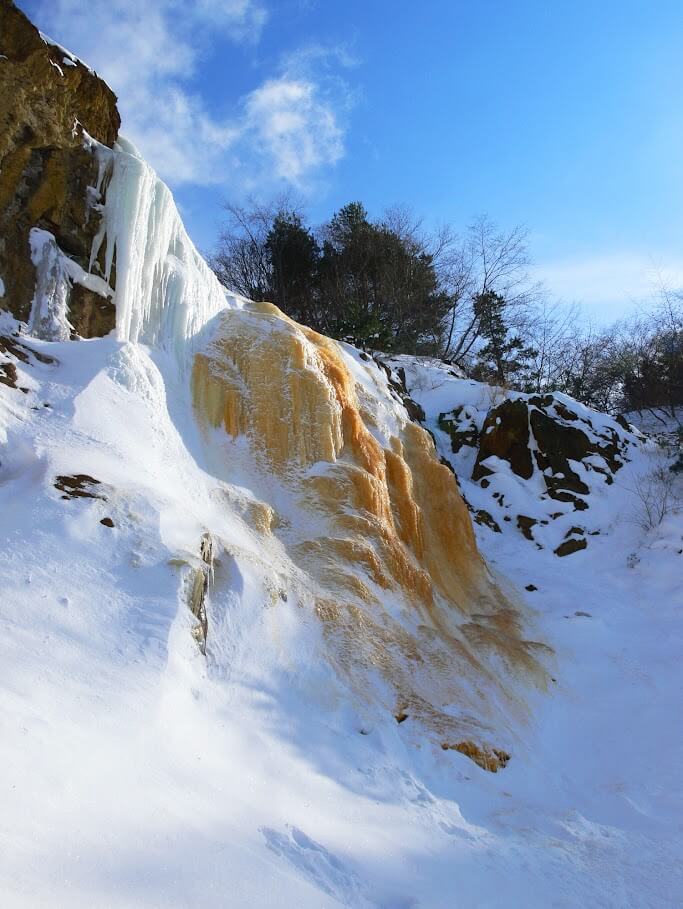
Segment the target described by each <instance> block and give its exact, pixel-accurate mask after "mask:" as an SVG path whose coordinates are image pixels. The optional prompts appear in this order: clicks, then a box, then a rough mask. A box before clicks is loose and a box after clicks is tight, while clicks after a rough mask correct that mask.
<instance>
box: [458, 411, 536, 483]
mask: <svg viewBox="0 0 683 909" xmlns="http://www.w3.org/2000/svg"><path fill="white" fill-rule="evenodd" d="M492 455H495V456H496V457H498V458H501V459H502V460H504V461H509V463H510V466H511V467H512V469H513V471H514V472H515V473H516V474H517V476H520V477H522V479H524V480H529V479H531V475H532V474H533V472H534V466H533V464H532V461H531V452H530V450H529V411H528V408H527V405H526V402H525V401H524V400H521V399H518V400H511V399H507V400H505V401H503V403H502V404H499V405H498V407H494V408H493V409H492V410H490V411H489V413H488V415H487V417H486V420H485V421H484V425H483V427H482V430H481V434H480V436H479V453H478V454H477V460H476V462H475V464H474V470H473V472H472V479H473V480H481V479H482V478H483V477H487V476H489V475H490V474H491V473H493V471H492V470H490V469H489V468H488V467H486V465H485V464H483V463H482V462H483V461H485V460H486V458H490V457H491V456H492Z"/></svg>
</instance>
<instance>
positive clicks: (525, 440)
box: [439, 394, 635, 538]
mask: <svg viewBox="0 0 683 909" xmlns="http://www.w3.org/2000/svg"><path fill="white" fill-rule="evenodd" d="M476 416H477V415H476V413H475V414H474V416H473V413H472V409H471V408H466V407H465V408H463V407H459V408H457V409H455V410H453V411H451V412H449V413H443V414H440V416H439V428H440V429H442V430H444V431H445V432H447V433H448V434H449V436H450V438H451V447H452V450H453V452H454V453H458V452H460V450H461V449H462V448H463V447H466V446H469V447H472V448H476V449H477V454H476V460H475V462H474V467H473V470H472V479H473V480H475V481H478V482H480V483H481V484H482V485H484V486H486V485H487V483H488V478H489V477H491V476H492V475H493V474H494V473H496V471H497V469H498V465H499V464H500V462H505V463H507V465H508V466H509V468H510V470H511V471H512V473H513V474H515V475H516V476H518V477H520V478H521V479H523V480H530V479H531V478H532V477H533V476H534V474H536V473H537V474H538V475H539V476H540V477H541V478H542V482H543V485H544V487H545V495H546V496H548V497H549V498H551V499H555V500H556V501H558V502H567V503H571V504H572V505H573V506H574V508H575V509H576V510H583V509H585V508H586V502H585V500H584V499H583V498H582V497H583V496H585V495H587V494H588V493H589V492H590V487H589V484H588V482H587V480H586V474H587V473H588V474H590V473H598V474H600V475H601V476H602V478H603V482H605V483H608V484H610V483H612V482H613V480H612V476H613V474H615V473H616V472H617V471H618V470H619V469H620V468H621V467H622V466H623V464H624V463H625V461H626V460H628V454H627V452H628V448H629V445H631V444H633V443H634V442H635V439H634V437H632V436H631V433H630V432H625V431H623V429H622V427H621V426H620V425H619V424H618V423H617V422H616V421H615V420H612V419H611V418H609V417H606V416H604V415H599V414H597V413H595V414H594V418H593V419H591V416H590V413H589V412H588V411H587V409H586V408H584V407H581V408H579V407H577V409H576V411H575V410H572V408H571V407H570V406H569V405H568V404H567V403H565V401H563V400H562V398H561V396H558V395H553V394H547V395H529V396H527V395H519V396H517V397H514V398H506V399H505V400H504V401H502V402H501V403H500V404H498V405H497V406H495V407H492V408H491V409H490V410H489V411H488V412H487V413H486V415H485V417H484V419H483V423H481V424H480V425H477V420H476ZM523 530H524V532H525V536H529V531H530V528H529V527H527V526H525V527H524V528H523ZM529 538H531V537H529Z"/></svg>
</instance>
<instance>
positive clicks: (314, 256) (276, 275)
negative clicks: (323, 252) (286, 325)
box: [265, 210, 325, 330]
mask: <svg viewBox="0 0 683 909" xmlns="http://www.w3.org/2000/svg"><path fill="white" fill-rule="evenodd" d="M265 250H266V254H267V258H268V265H269V288H268V299H269V300H270V301H271V302H272V303H275V305H276V306H278V307H279V308H280V309H281V310H282V311H283V312H285V313H287V315H288V316H291V317H292V318H293V319H295V320H296V321H297V322H303V323H305V324H306V325H310V326H311V327H312V328H315V329H318V330H324V328H325V326H324V325H323V324H320V317H319V313H318V311H317V282H318V260H319V257H320V249H319V247H318V244H317V242H316V239H315V237H314V236H313V234H312V233H311V231H310V230H309V229H308V228H307V227H305V226H304V224H303V222H302V220H301V217H300V216H299V215H298V214H297V213H296V212H292V211H286V210H281V211H279V212H278V213H277V214H276V215H275V218H274V219H273V223H272V226H271V228H270V230H269V231H268V235H267V237H266V240H265Z"/></svg>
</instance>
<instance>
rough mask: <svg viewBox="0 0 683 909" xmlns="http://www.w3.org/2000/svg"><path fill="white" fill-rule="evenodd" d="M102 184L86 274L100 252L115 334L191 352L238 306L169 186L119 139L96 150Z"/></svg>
mask: <svg viewBox="0 0 683 909" xmlns="http://www.w3.org/2000/svg"><path fill="white" fill-rule="evenodd" d="M99 154H100V158H101V160H103V161H104V162H105V164H106V167H105V168H101V173H100V180H99V182H100V186H98V187H97V189H98V190H99V189H101V185H102V183H103V181H104V180H105V179H106V178H107V177H109V184H108V186H107V192H106V201H105V203H104V205H103V206H102V208H101V212H102V225H101V228H100V230H99V232H98V234H97V236H96V238H95V241H94V243H93V249H92V253H91V259H90V270H91V271H92V269H93V266H94V264H95V262H96V260H97V257H98V254H99V252H100V249H101V248H102V246H103V245H104V250H105V257H104V258H105V275H104V277H105V279H106V280H107V281H110V279H111V276H112V273H113V272H114V271H115V274H116V281H115V284H116V292H115V296H114V301H115V303H116V333H117V336H118V338H119V339H120V340H122V341H133V342H142V343H144V344H149V345H154V346H159V347H162V348H164V349H167V350H171V351H174V352H175V353H176V354H177V355H178V356H179V357H180V358H181V359H183V358H184V357H185V355H187V356H189V355H190V354H191V352H192V348H193V346H194V345H193V344H192V339H196V337H197V335H198V334H199V332H200V331H201V329H202V328H203V327H204V326H205V325H206V323H207V322H208V321H209V320H210V319H211V318H212V317H213V316H215V315H216V314H217V313H218V312H220V311H221V310H222V309H225V308H226V307H238V306H240V305H241V298H239V297H236V296H233V295H231V294H229V293H227V292H226V290H225V289H224V288H223V287H222V286H221V285H220V283H219V282H218V279H217V278H216V276H215V275H214V273H213V272H212V271H211V269H210V268H209V266H208V265H207V264H206V262H205V261H204V259H203V258H202V257H201V256H200V254H199V253H198V252H197V250H196V248H195V246H194V244H193V243H192V241H191V240H190V238H189V236H188V235H187V232H186V230H185V227H184V225H183V223H182V221H181V219H180V216H179V214H178V210H177V208H176V205H175V202H174V200H173V196H172V195H171V192H170V190H169V189H168V187H167V186H166V185H165V183H163V182H162V181H161V180H160V179H159V178H158V177H157V175H156V173H155V172H154V171H153V170H152V168H151V167H150V166H149V165H148V164H147V163H146V162H145V161H144V160H143V159H142V158H141V157H140V155H139V154H138V152H137V150H136V149H135V147H134V146H133V145H132V144H131V143H130V142H127V141H126V140H125V139H121V138H119V141H118V143H117V144H116V146H115V147H114V149H113V151H110V150H108V149H105V148H103V147H100V151H99Z"/></svg>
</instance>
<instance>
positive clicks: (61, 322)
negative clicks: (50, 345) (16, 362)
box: [29, 227, 112, 341]
mask: <svg viewBox="0 0 683 909" xmlns="http://www.w3.org/2000/svg"><path fill="white" fill-rule="evenodd" d="M29 243H30V245H31V261H32V262H33V264H34V266H35V269H36V285H35V291H34V294H33V302H32V304H31V314H30V316H29V330H30V332H31V334H34V335H35V336H36V337H38V338H42V339H43V340H44V341H68V340H69V338H70V337H71V333H72V331H73V327H72V325H71V323H70V322H69V296H70V293H71V287H72V285H73V284H81V285H82V286H83V287H85V288H87V289H88V290H92V291H94V292H95V293H97V294H99V295H100V296H101V297H104V298H105V299H106V298H108V297H111V296H112V290H111V288H110V287H109V285H108V284H107V283H106V281H104V280H103V279H102V278H100V277H99V276H98V275H93V274H89V273H88V272H86V271H85V270H84V269H83V268H81V266H80V265H79V264H78V262H74V260H73V259H70V258H69V256H67V255H66V254H65V253H63V252H62V250H61V249H60V248H59V246H58V245H57V241H56V240H55V238H54V236H53V235H52V234H51V233H50V232H49V231H47V230H42V229H41V228H38V227H34V228H33V229H32V230H31V233H30V235H29Z"/></svg>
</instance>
